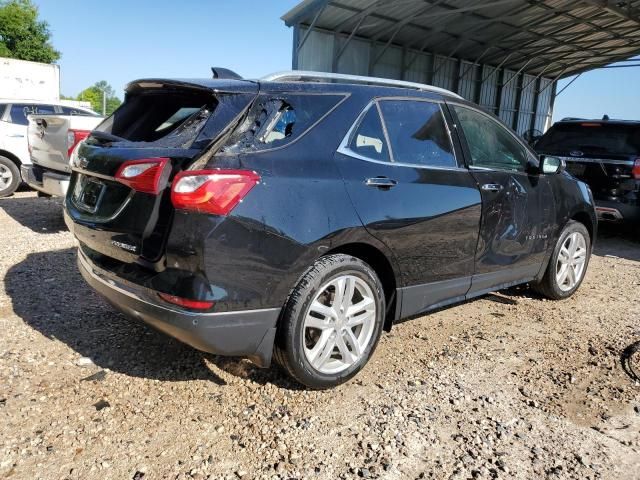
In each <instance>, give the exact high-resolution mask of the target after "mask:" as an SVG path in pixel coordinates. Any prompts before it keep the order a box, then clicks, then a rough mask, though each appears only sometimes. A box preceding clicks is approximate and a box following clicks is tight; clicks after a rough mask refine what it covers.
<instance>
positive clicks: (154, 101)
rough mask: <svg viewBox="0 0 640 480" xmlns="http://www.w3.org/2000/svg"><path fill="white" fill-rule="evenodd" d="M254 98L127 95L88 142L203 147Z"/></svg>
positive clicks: (199, 94) (176, 93)
mask: <svg viewBox="0 0 640 480" xmlns="http://www.w3.org/2000/svg"><path fill="white" fill-rule="evenodd" d="M252 98H254V95H245V94H218V95H215V94H214V93H213V92H209V91H198V90H188V89H185V90H178V91H176V90H171V91H158V90H152V91H146V92H144V91H143V92H142V93H138V94H135V95H129V96H128V97H127V99H126V101H125V103H123V104H122V106H121V107H120V108H118V109H117V110H116V111H115V112H114V113H113V115H111V116H110V117H109V118H107V119H106V120H105V121H104V122H102V123H101V124H100V125H99V126H98V128H96V129H95V131H94V134H93V135H92V137H93V138H92V139H90V140H89V142H90V143H91V142H100V143H101V144H104V143H105V142H108V143H109V144H110V145H111V146H126V147H165V148H198V149H201V148H205V147H206V146H207V145H208V144H209V143H210V142H211V141H212V140H214V139H215V138H216V137H217V135H218V134H219V133H220V132H221V131H222V130H223V129H224V128H225V127H226V126H227V125H228V124H229V123H230V122H231V121H232V120H233V118H234V117H236V116H238V115H240V114H241V113H242V111H243V110H244V109H245V108H246V107H247V105H248V104H249V103H250V101H251V99H252Z"/></svg>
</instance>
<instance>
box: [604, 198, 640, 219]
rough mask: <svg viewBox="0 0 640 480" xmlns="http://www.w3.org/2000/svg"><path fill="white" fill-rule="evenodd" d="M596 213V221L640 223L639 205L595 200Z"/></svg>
mask: <svg viewBox="0 0 640 480" xmlns="http://www.w3.org/2000/svg"><path fill="white" fill-rule="evenodd" d="M596 213H597V214H598V220H604V221H613V222H620V221H624V222H632V223H633V222H636V223H640V205H634V204H631V203H622V202H615V201H611V200H596Z"/></svg>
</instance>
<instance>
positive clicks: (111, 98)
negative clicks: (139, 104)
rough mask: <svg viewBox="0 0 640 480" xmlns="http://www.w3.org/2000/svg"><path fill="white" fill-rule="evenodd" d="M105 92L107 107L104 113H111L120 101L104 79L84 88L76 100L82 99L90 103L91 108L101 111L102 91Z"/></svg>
mask: <svg viewBox="0 0 640 480" xmlns="http://www.w3.org/2000/svg"><path fill="white" fill-rule="evenodd" d="M103 91H104V92H105V93H106V95H107V105H106V106H107V108H106V115H111V114H112V113H113V112H114V110H115V109H116V108H118V107H119V106H120V104H121V103H122V102H121V101H120V99H119V98H118V97H116V95H115V92H114V90H113V88H111V85H109V84H108V83H107V82H105V81H104V80H101V81H99V82H96V84H95V85H93V86H91V87H89V88H85V89H84V90H83V91H82V92H80V93H79V94H78V96H77V97H76V100H83V101H85V102H90V103H91V108H92V109H93V110H94V111H96V112H98V113H102V100H103V99H102V95H103V94H102V92H103Z"/></svg>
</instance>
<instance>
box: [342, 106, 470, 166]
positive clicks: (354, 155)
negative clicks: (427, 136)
mask: <svg viewBox="0 0 640 480" xmlns="http://www.w3.org/2000/svg"><path fill="white" fill-rule="evenodd" d="M386 100H392V101H394V100H401V101H418V102H426V103H436V104H438V107H439V110H440V116H441V117H442V121H443V123H444V126H445V129H446V131H447V134H448V136H449V143H450V145H451V152H452V156H453V160H454V163H455V165H454V166H450V167H446V166H440V165H425V164H421V163H405V162H396V161H395V157H394V156H393V151H392V148H393V147H392V146H391V141H390V140H389V134H388V132H387V126H386V123H385V120H384V116H383V115H382V111H381V110H380V106H379V102H380V101H386ZM443 103H444V102H443V101H442V100H432V99H429V98H419V97H418V98H416V97H395V96H392V97H376V98H374V99H372V100H371V101H370V102H369V103H368V104H367V105H366V106H365V107H364V109H363V110H362V112H360V114H359V115H358V117H357V118H356V121H355V122H353V124H352V125H351V127H350V128H349V130H348V131H347V134H346V135H345V137H344V138H343V139H342V142H340V146H339V147H338V150H337V152H338V153H341V154H342V155H346V156H348V157H352V158H355V159H358V160H364V161H366V162H371V163H377V164H381V165H397V166H399V167H411V168H425V169H432V170H444V171H456V172H457V171H465V172H466V171H468V170H467V167H465V166H460V162H459V161H458V158H457V156H456V151H455V147H454V144H453V138H452V136H451V130H450V129H449V126H448V125H447V119H446V117H445V116H444V112H443V111H442V104H443ZM374 104H375V105H376V109H377V110H378V116H379V117H380V123H381V124H382V130H383V133H384V135H385V140H386V141H387V149H388V150H389V155H390V157H391V158H390V159H389V161H388V162H387V161H382V160H376V159H374V158H369V157H366V156H364V155H360V154H359V153H356V152H354V151H353V150H351V149H350V148H349V144H350V143H351V140H353V135H354V134H355V132H356V131H357V129H358V128H359V127H360V123H361V122H362V120H363V119H364V117H365V115H366V114H367V113H368V112H369V109H371V107H372V106H373V105H374Z"/></svg>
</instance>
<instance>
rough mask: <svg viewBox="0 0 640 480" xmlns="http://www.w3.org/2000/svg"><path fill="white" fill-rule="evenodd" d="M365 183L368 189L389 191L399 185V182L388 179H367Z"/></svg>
mask: <svg viewBox="0 0 640 480" xmlns="http://www.w3.org/2000/svg"><path fill="white" fill-rule="evenodd" d="M364 183H365V185H366V186H367V187H378V188H381V189H389V188H391V187H395V186H396V185H397V184H398V182H396V181H395V180H392V179H391V178H388V177H374V178H367V179H366V180H365V182H364Z"/></svg>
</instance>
